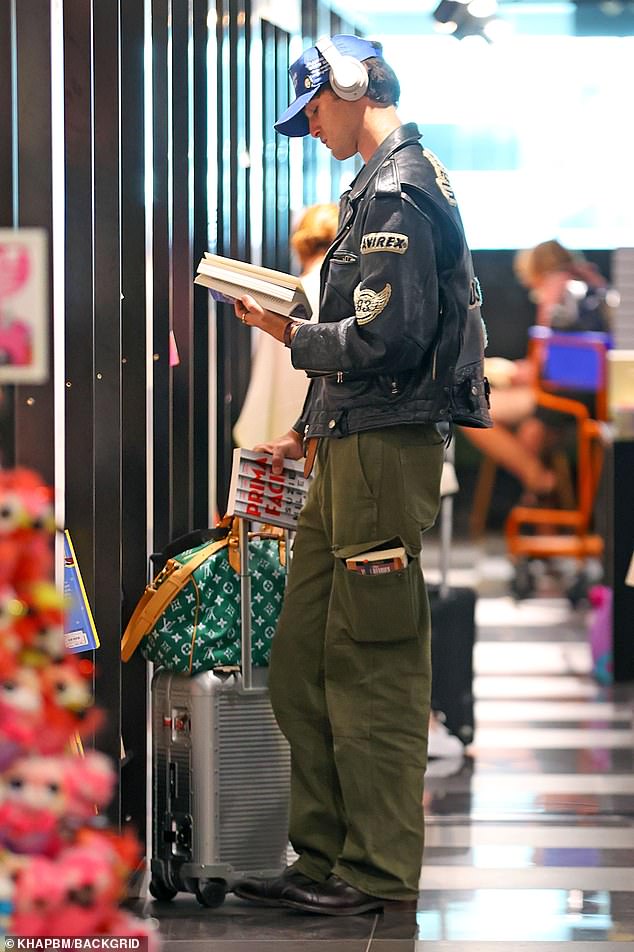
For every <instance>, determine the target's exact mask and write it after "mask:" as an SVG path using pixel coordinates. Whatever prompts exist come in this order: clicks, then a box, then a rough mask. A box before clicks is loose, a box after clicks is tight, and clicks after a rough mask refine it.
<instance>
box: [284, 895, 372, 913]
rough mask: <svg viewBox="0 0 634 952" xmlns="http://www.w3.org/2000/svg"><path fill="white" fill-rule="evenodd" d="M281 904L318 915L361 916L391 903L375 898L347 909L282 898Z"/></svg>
mask: <svg viewBox="0 0 634 952" xmlns="http://www.w3.org/2000/svg"><path fill="white" fill-rule="evenodd" d="M279 904H280V906H285V907H286V908H287V909H295V910H296V911H297V912H310V913H312V914H313V915H317V916H359V915H362V914H363V913H364V912H372V911H379V910H380V909H383V907H384V906H385V905H389V902H388V901H387V900H385V899H375V900H373V901H371V902H366V903H364V904H363V905H362V906H355V907H354V908H350V907H349V908H347V909H345V908H344V909H334V908H332V909H328V908H326V907H324V906H313V905H311V904H310V903H306V902H293V900H292V899H280V903H279Z"/></svg>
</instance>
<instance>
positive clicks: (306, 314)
mask: <svg viewBox="0 0 634 952" xmlns="http://www.w3.org/2000/svg"><path fill="white" fill-rule="evenodd" d="M194 284H201V285H202V286H203V287H205V288H208V289H209V290H210V291H211V294H212V297H213V298H214V299H215V300H216V301H222V302H223V303H225V304H233V302H234V301H235V300H236V298H239V297H242V295H243V294H250V295H251V297H253V298H255V300H256V301H257V302H258V304H259V305H260V306H261V307H264V308H267V309H268V310H269V311H274V313H275V314H282V315H283V316H284V317H297V318H304V319H306V320H309V319H310V316H311V314H312V311H311V307H310V304H309V303H308V298H307V297H306V295H305V294H304V289H303V287H302V282H301V281H300V280H299V278H294V277H293V276H292V275H291V274H284V273H283V272H282V271H273V270H272V269H271V268H260V267H258V266H257V265H255V264H247V263H246V262H245V261H236V260H235V259H234V258H223V257H221V255H212V254H210V253H209V252H208V251H206V252H205V255H204V257H203V258H201V260H200V264H199V265H198V272H197V275H196V277H195V279H194Z"/></svg>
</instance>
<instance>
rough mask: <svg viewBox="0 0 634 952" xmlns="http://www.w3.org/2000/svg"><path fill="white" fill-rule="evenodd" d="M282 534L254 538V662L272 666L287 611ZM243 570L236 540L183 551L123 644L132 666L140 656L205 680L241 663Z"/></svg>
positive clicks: (140, 608)
mask: <svg viewBox="0 0 634 952" xmlns="http://www.w3.org/2000/svg"><path fill="white" fill-rule="evenodd" d="M284 562H285V549H284V541H283V538H281V533H280V532H279V531H278V530H276V529H271V530H263V531H262V532H261V533H258V534H257V536H256V537H254V538H250V539H249V574H250V576H251V600H252V616H251V617H252V622H251V624H252V633H251V649H252V655H251V656H252V661H253V664H254V666H256V667H264V666H266V665H268V662H269V656H270V652H271V640H272V638H273V634H274V632H275V625H276V623H277V619H278V616H279V613H280V609H281V606H282V599H283V596H284V584H285V578H286V572H285V568H284V564H283V563H284ZM239 570H240V563H239V550H238V544H237V536H236V535H235V533H234V532H233V531H229V532H228V534H227V535H226V537H225V538H223V539H219V540H215V541H212V542H205V543H203V544H202V545H198V546H196V547H194V548H190V549H186V550H185V551H183V552H179V553H178V554H177V555H175V556H174V557H173V558H171V559H168V560H167V562H166V564H165V567H164V568H163V569H162V570H161V571H160V572H159V573H158V575H157V576H156V578H155V579H154V580H153V581H152V582H151V583H150V585H148V587H147V588H146V590H145V592H144V594H143V596H142V598H141V600H140V601H139V603H138V605H137V606H136V608H135V610H134V613H133V615H132V618H131V619H130V622H129V623H128V626H127V628H126V631H125V634H124V636H123V640H122V642H121V656H122V658H123V660H124V661H128V660H129V658H130V657H131V656H132V654H133V652H134V651H135V650H136V648H137V647H138V646H140V648H141V653H142V655H143V656H144V657H145V658H147V659H148V661H153V662H154V664H157V665H160V666H161V667H162V668H166V669H167V670H169V671H174V672H178V673H181V674H192V675H193V674H200V673H201V672H202V671H209V670H211V669H212V668H218V667H226V666H239V665H240V663H241V653H242V647H241V634H242V623H241V617H240V609H241V593H240V576H239Z"/></svg>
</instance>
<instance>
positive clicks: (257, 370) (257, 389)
mask: <svg viewBox="0 0 634 952" xmlns="http://www.w3.org/2000/svg"><path fill="white" fill-rule="evenodd" d="M338 216H339V212H338V208H337V205H336V203H335V202H326V203H324V204H318V205H311V206H310V208H307V209H306V210H305V211H304V212H303V214H302V216H301V218H300V219H299V221H298V223H297V227H296V228H295V229H294V231H293V234H292V237H291V247H292V249H293V251H294V252H295V255H296V256H297V260H298V262H299V266H300V271H301V274H300V277H301V280H302V285H303V287H304V291H305V293H306V297H307V298H308V301H309V303H310V306H311V309H312V312H313V314H312V318H311V320H312V321H313V322H314V321H316V320H317V316H318V314H319V271H320V268H321V263H322V261H323V260H324V255H325V254H326V252H327V251H328V248H329V247H330V245H331V244H332V242H333V241H334V237H335V235H336V234H337V221H338ZM307 390H308V378H307V377H306V374H305V373H303V372H300V371H297V370H295V369H294V368H293V367H292V365H291V363H290V361H289V360H288V355H287V353H286V351H285V350H284V348H282V347H280V346H279V344H278V342H277V341H276V340H275V338H273V337H270V336H269V335H268V334H259V335H258V342H257V350H256V351H255V354H254V358H253V364H252V367H251V379H250V381H249V387H248V390H247V395H246V397H245V400H244V404H243V407H242V411H241V413H240V416H239V418H238V420H237V422H236V424H235V427H234V430H233V435H234V438H235V441H236V443H237V445H238V446H254V445H255V444H256V443H262V442H265V443H267V442H269V441H270V440H272V439H274V438H275V437H276V436H277V435H278V433H285V432H286V430H288V428H289V426H290V423H292V422H293V420H296V419H297V418H298V416H299V415H300V412H301V409H302V407H303V405H304V400H305V398H306V391H307Z"/></svg>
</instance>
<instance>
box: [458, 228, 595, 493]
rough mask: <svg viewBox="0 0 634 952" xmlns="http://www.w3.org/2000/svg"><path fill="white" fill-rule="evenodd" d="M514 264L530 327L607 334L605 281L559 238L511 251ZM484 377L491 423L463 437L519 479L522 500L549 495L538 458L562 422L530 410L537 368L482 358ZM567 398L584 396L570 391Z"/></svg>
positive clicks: (550, 484)
mask: <svg viewBox="0 0 634 952" xmlns="http://www.w3.org/2000/svg"><path fill="white" fill-rule="evenodd" d="M513 267H514V271H515V274H516V276H517V279H518V281H519V282H520V283H521V284H522V285H524V287H526V288H527V289H528V290H529V292H530V296H531V299H532V300H533V302H534V303H535V306H536V316H535V323H536V324H538V325H540V326H543V327H550V328H552V329H553V330H561V331H582V332H583V331H605V330H608V324H609V317H608V316H607V315H608V311H609V307H608V306H607V303H606V292H607V291H608V282H607V281H606V279H605V278H604V277H603V276H602V275H601V274H600V273H599V271H598V270H597V268H596V267H595V266H594V265H593V264H591V263H590V262H588V261H586V260H585V259H584V258H583V257H582V256H581V255H578V254H574V253H573V252H571V251H569V250H568V249H567V248H564V246H563V245H561V244H560V243H559V242H558V241H554V240H549V241H543V242H541V243H540V244H538V245H535V247H534V248H530V249H524V250H521V251H518V252H517V254H516V256H515V260H514V263H513ZM485 373H486V375H487V377H488V379H489V382H490V383H491V416H492V417H493V421H494V423H495V426H494V427H493V429H490V430H474V429H469V430H467V429H463V432H464V434H465V436H467V438H468V439H469V441H470V442H471V443H473V444H474V446H476V447H477V448H478V449H479V450H480V451H481V452H482V453H484V454H485V455H487V456H489V457H491V459H493V460H494V461H495V462H496V463H497V464H498V465H500V466H503V467H504V469H506V470H508V471H509V472H510V473H511V474H512V475H513V476H515V477H516V478H517V479H518V480H519V482H520V483H521V484H522V487H523V490H524V501H525V502H531V501H535V499H536V498H538V497H540V496H548V495H549V494H550V493H551V492H552V491H553V490H554V488H555V482H556V480H555V474H554V473H553V471H552V470H551V469H550V468H549V466H548V463H547V459H546V458H545V453H546V451H547V450H549V449H551V448H552V447H553V445H554V443H556V440H557V437H558V435H559V430H560V429H561V427H562V426H565V425H566V424H567V422H568V418H567V417H566V416H565V415H564V414H561V413H556V412H555V411H549V410H546V409H543V408H541V407H538V406H537V404H536V401H535V387H536V384H537V376H538V368H537V367H536V366H535V364H534V362H533V361H532V360H531V359H530V358H528V357H526V358H524V359H522V360H506V359H504V358H501V357H487V358H485ZM566 396H570V397H572V398H573V399H582V400H583V401H585V400H586V399H587V397H586V396H585V395H580V394H571V393H569V392H568V393H566Z"/></svg>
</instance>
